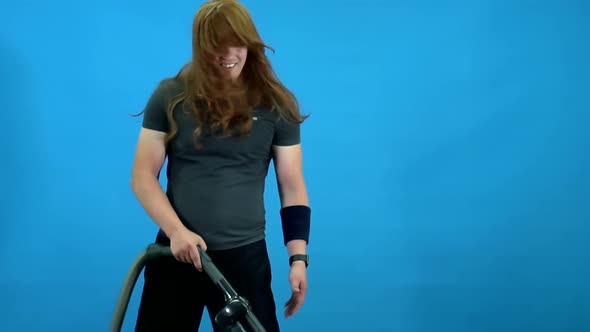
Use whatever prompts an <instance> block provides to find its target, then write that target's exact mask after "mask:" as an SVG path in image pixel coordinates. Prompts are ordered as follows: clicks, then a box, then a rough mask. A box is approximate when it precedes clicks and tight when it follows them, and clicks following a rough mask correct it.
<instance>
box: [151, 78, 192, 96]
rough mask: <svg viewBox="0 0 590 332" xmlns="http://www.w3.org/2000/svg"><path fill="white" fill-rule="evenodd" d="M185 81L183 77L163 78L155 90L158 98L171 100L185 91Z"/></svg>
mask: <svg viewBox="0 0 590 332" xmlns="http://www.w3.org/2000/svg"><path fill="white" fill-rule="evenodd" d="M184 87H185V83H184V81H183V80H182V79H179V78H175V77H171V78H165V79H163V80H161V81H160V82H159V83H158V84H157V86H156V88H155V89H154V91H153V95H154V96H155V97H158V98H163V99H165V100H169V99H171V98H173V97H174V96H177V95H179V94H181V93H182V92H184Z"/></svg>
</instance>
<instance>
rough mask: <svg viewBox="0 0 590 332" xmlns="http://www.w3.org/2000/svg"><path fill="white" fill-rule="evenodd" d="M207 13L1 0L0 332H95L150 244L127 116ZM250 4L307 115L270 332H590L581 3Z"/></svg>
mask: <svg viewBox="0 0 590 332" xmlns="http://www.w3.org/2000/svg"><path fill="white" fill-rule="evenodd" d="M200 3H201V2H199V1H197V2H195V1H174V2H171V3H169V4H165V2H162V1H161V2H149V1H148V2H146V1H137V0H133V1H125V2H123V3H119V4H117V2H116V1H113V0H103V1H94V2H80V1H66V0H55V1H21V2H16V1H12V2H8V1H4V0H3V2H2V4H1V5H0V72H1V74H2V75H1V76H2V82H3V83H2V88H1V89H0V105H1V106H2V107H1V109H0V116H1V119H0V123H1V124H2V128H3V130H2V131H0V133H1V134H0V135H1V138H2V141H1V144H2V147H1V151H2V162H1V166H0V167H1V172H2V178H3V180H2V183H4V185H3V186H2V190H1V191H0V195H1V197H0V198H1V199H0V202H1V204H2V208H1V209H0V213H1V226H0V227H1V229H0V234H1V236H2V239H1V241H0V246H1V247H0V249H1V250H0V255H1V256H0V258H1V265H0V269H1V273H0V306H1V307H0V330H2V331H10V332H12V331H19V332H20V331H59V332H70V331H71V332H78V331H85V332H95V331H96V332H98V331H106V329H107V326H108V324H109V322H110V319H111V315H112V311H113V308H114V303H115V300H116V297H117V295H118V293H119V290H120V287H121V284H122V282H123V278H124V276H125V274H126V272H127V269H128V268H129V265H130V264H131V262H132V260H133V259H134V258H135V256H136V255H137V254H138V253H139V251H140V250H141V249H143V248H144V246H145V245H147V244H148V243H149V242H150V241H152V240H153V238H154V234H155V232H156V228H155V226H154V224H153V223H152V222H151V221H150V220H149V219H148V218H147V217H146V215H145V213H144V212H143V210H142V209H141V207H140V206H139V204H138V203H137V201H136V199H135V198H134V196H133V195H132V193H131V190H130V187H129V179H130V170H131V162H132V158H133V153H134V149H135V143H136V138H137V134H138V130H139V127H140V121H141V119H138V118H132V117H130V116H129V115H130V114H132V113H135V112H138V111H140V110H141V109H142V107H143V106H144V104H145V102H146V101H147V98H148V97H149V95H150V93H151V92H152V90H153V88H154V87H155V86H156V84H157V83H158V81H159V80H160V79H162V78H164V77H167V76H170V75H173V74H175V73H176V71H177V70H178V69H179V68H180V66H181V65H182V64H184V63H185V62H186V61H187V60H188V59H189V57H190V38H191V35H190V32H191V23H192V17H193V14H194V12H195V10H196V8H197V6H198V5H200ZM245 4H246V5H247V6H248V7H249V8H250V10H251V13H252V15H253V17H254V18H255V20H256V22H257V24H258V27H259V30H260V32H261V34H262V36H263V38H264V39H265V40H266V41H267V42H268V43H269V44H271V45H272V46H273V47H275V48H276V50H277V52H276V54H274V55H272V54H271V55H270V56H271V60H272V62H273V64H274V66H275V68H276V71H277V72H278V74H279V75H280V76H281V77H282V79H283V80H284V82H285V83H286V84H287V85H288V86H289V87H290V88H291V89H292V90H293V91H294V92H295V93H296V94H297V95H298V97H299V98H300V101H301V105H302V108H303V110H304V112H306V113H312V116H311V117H310V119H309V120H308V122H307V123H306V124H305V125H304V127H303V128H304V129H303V143H304V150H305V161H304V162H305V174H306V178H307V182H308V186H309V193H310V197H311V202H312V205H313V209H314V210H313V211H314V212H313V217H314V218H313V225H314V226H313V235H312V242H311V246H310V253H311V255H312V262H311V265H310V270H309V278H310V291H309V295H308V298H307V301H306V304H305V306H304V308H303V309H302V310H301V311H300V312H299V313H298V314H297V315H296V316H295V317H294V318H292V319H289V320H285V319H283V317H282V307H283V304H284V302H285V301H286V300H287V299H288V297H289V286H288V283H287V273H288V269H287V268H288V267H287V263H286V251H285V249H284V247H283V246H282V244H281V232H280V221H279V218H278V207H279V202H278V195H277V194H276V183H275V181H274V178H273V177H272V170H271V173H270V174H271V176H269V182H268V187H267V188H268V191H267V195H266V200H267V201H266V202H267V208H268V240H269V246H270V251H271V259H272V264H273V269H274V281H273V283H274V289H275V294H276V298H277V302H278V306H279V310H280V314H281V324H282V326H283V329H284V331H302V330H305V331H361V330H363V331H364V330H365V329H366V330H367V331H409V332H432V331H453V332H473V331H478V332H485V331H535V332H541V331H560V332H565V331H583V330H585V331H588V330H590V318H588V317H589V316H588V313H589V312H590V290H589V289H588V286H587V283H588V280H590V264H588V262H589V261H590V250H589V249H590V245H589V244H588V243H587V242H585V241H587V239H588V237H589V235H590V226H589V223H590V207H589V205H590V204H589V203H588V202H589V198H590V171H589V167H590V160H589V159H590V157H589V153H588V151H589V148H590V133H589V132H588V124H589V123H590V122H589V121H590V116H589V114H588V113H589V111H590V100H589V88H590V66H589V64H588V63H589V62H588V59H590V51H589V46H588V45H589V44H588V35H589V33H590V23H589V22H590V21H588V17H589V15H590V5H589V4H588V2H585V1H583V0H579V1H574V0H572V1H565V0H555V1H514V0H506V1H426V0H421V1H398V0H387V1H386V0H381V1H368V2H367V1H361V0H356V1H334V0H330V1H311V0H299V1H290V2H283V1H271V0H265V1H254V0H250V1H246V2H245ZM162 181H163V183H165V179H163V180H162ZM142 284H143V283H142V281H141V279H140V281H139V283H138V285H137V286H138V287H141V285H142ZM137 289H139V288H136V290H137ZM138 298H139V292H135V293H134V296H133V299H132V302H131V304H130V308H129V311H128V315H127V320H126V321H125V329H124V330H125V331H131V330H132V327H133V321H134V319H135V316H136V309H137V303H138V302H137V301H138ZM204 325H205V326H207V327H206V328H205V329H204V331H210V323H208V321H207V320H204Z"/></svg>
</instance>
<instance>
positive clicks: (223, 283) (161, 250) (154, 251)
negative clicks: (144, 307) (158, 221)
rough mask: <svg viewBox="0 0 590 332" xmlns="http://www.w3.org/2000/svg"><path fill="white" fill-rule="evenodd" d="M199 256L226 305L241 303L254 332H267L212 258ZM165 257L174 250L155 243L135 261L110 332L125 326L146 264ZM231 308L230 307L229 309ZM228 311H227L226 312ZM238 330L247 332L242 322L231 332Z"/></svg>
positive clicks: (121, 293) (123, 288) (120, 296)
mask: <svg viewBox="0 0 590 332" xmlns="http://www.w3.org/2000/svg"><path fill="white" fill-rule="evenodd" d="M197 248H198V249H199V254H200V256H201V264H202V266H203V270H204V271H205V273H207V275H208V276H209V278H211V280H212V281H213V283H214V284H215V285H217V287H218V288H219V289H220V290H221V291H222V292H223V295H224V297H225V302H226V304H228V306H229V304H230V303H235V302H239V303H240V304H241V305H242V306H243V307H244V308H245V311H246V312H245V317H244V318H245V319H246V322H247V323H248V325H249V326H250V328H251V329H252V331H254V332H265V329H264V327H263V326H262V324H261V323H260V321H258V319H257V318H256V316H255V315H254V313H253V312H252V310H251V309H250V305H249V303H248V301H247V300H246V299H244V298H243V297H241V296H239V295H238V293H237V292H236V291H235V290H234V289H233V287H232V286H231V285H230V283H229V282H228V281H227V279H225V277H224V276H223V274H221V272H220V271H219V269H217V267H216V266H215V264H213V261H212V260H211V257H209V255H207V253H206V252H204V251H203V250H201V248H200V247H197ZM165 256H172V250H171V249H170V247H168V246H163V245H161V244H157V243H153V244H150V245H148V247H147V248H146V249H144V250H143V251H142V252H141V253H140V254H139V255H138V256H137V257H136V259H135V260H134V262H133V264H132V265H131V268H130V269H129V272H128V273H127V276H126V278H125V282H124V283H123V287H122V290H121V292H120V294H119V298H118V300H117V304H116V307H115V313H114V315H113V320H112V321H111V326H110V329H109V332H120V331H121V327H122V326H123V321H124V319H125V313H126V311H127V307H128V306H129V300H130V298H131V294H132V293H133V289H134V288H135V284H136V283H137V279H138V278H139V275H140V274H141V271H142V270H143V268H144V267H145V265H146V263H147V262H148V261H150V260H152V259H156V258H159V257H165ZM228 308H229V307H228ZM226 311H227V310H226ZM236 328H237V329H238V331H247V330H245V329H244V328H243V327H242V324H241V323H240V322H236V323H235V327H234V329H232V330H231V331H235V330H236Z"/></svg>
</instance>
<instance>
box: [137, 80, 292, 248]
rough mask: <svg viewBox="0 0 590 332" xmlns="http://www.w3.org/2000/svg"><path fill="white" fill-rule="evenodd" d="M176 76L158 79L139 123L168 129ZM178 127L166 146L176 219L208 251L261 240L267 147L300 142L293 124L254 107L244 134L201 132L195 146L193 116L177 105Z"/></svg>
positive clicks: (169, 190) (269, 151)
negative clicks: (247, 132) (223, 134)
mask: <svg viewBox="0 0 590 332" xmlns="http://www.w3.org/2000/svg"><path fill="white" fill-rule="evenodd" d="M183 88H184V84H183V82H182V81H180V80H177V79H166V80H164V81H162V82H161V83H160V84H159V85H158V86H157V88H156V89H155V90H154V92H153V94H152V95H151V97H150V98H149V101H148V102H147V105H146V107H145V109H144V118H143V127H144V128H148V129H152V130H157V131H162V132H168V131H169V129H170V124H169V122H168V120H167V117H166V110H167V105H168V102H169V101H170V99H171V98H172V97H173V96H175V95H177V94H178V93H180V92H182V91H183ZM174 118H175V121H176V124H177V127H178V132H177V135H176V137H175V138H174V139H173V140H172V141H171V142H170V144H169V146H168V150H167V158H168V165H167V172H166V174H167V180H168V185H167V190H166V194H167V196H168V199H169V200H170V202H171V204H172V206H173V207H174V209H175V211H176V213H177V214H178V216H179V218H180V220H181V221H182V222H183V223H184V225H186V226H187V228H189V229H190V230H192V231H194V232H196V233H197V234H199V235H200V236H202V237H203V239H204V240H205V243H206V244H207V247H208V249H210V250H224V249H231V248H235V247H239V246H242V245H246V244H250V243H253V242H256V241H258V240H261V239H264V238H265V226H266V218H265V208H264V197H263V195H264V188H265V178H266V176H267V174H268V168H269V164H270V160H271V158H272V149H271V148H272V146H273V145H277V146H287V145H295V144H299V143H300V128H299V125H298V124H295V123H291V122H288V121H286V120H285V119H284V118H283V117H281V116H280V115H279V114H278V113H277V112H272V111H269V110H264V109H257V110H255V111H253V112H252V119H253V125H252V130H251V132H250V134H249V135H247V136H244V137H223V138H218V137H213V136H205V137H204V140H203V143H204V146H203V147H201V148H200V149H197V147H196V146H195V143H194V140H193V132H194V130H195V128H196V124H195V117H194V116H193V115H192V114H191V112H190V108H189V107H188V106H187V107H183V105H182V104H179V105H178V106H177V108H176V109H175V111H174Z"/></svg>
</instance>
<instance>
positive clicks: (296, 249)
mask: <svg viewBox="0 0 590 332" xmlns="http://www.w3.org/2000/svg"><path fill="white" fill-rule="evenodd" d="M273 153H274V164H275V173H276V177H277V184H278V190H279V196H280V200H281V211H280V213H281V222H282V228H283V238H284V242H285V245H286V246H287V253H288V255H289V258H291V257H294V258H295V257H299V258H300V257H302V256H294V255H303V257H306V255H307V244H308V242H309V233H310V219H311V209H310V208H309V199H308V196H307V189H306V186H305V180H304V177H303V166H302V164H303V163H302V159H303V158H302V149H301V144H296V145H289V146H274V147H273ZM289 261H291V260H289ZM306 269H307V260H301V259H298V260H293V262H292V264H291V267H290V272H289V283H290V285H291V292H292V295H291V298H290V299H289V300H288V301H287V303H285V316H286V317H290V316H292V315H293V314H295V312H297V311H298V310H299V309H300V308H301V306H302V305H303V302H304V299H305V295H306V293H307V273H306Z"/></svg>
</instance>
